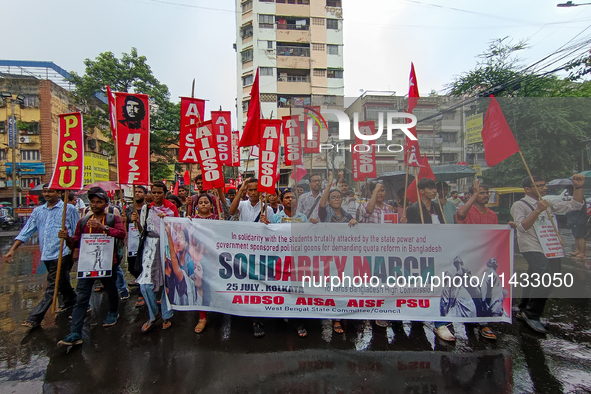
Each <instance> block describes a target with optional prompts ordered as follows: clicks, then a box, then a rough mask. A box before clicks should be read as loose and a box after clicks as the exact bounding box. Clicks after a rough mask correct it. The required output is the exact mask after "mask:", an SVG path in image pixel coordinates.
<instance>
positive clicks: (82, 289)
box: [70, 276, 119, 334]
mask: <svg viewBox="0 0 591 394" xmlns="http://www.w3.org/2000/svg"><path fill="white" fill-rule="evenodd" d="M95 280H96V279H95V278H80V279H78V286H76V291H77V292H78V299H77V301H76V306H75V307H74V311H72V324H71V326H70V332H71V333H72V334H82V326H83V325H84V318H85V317H86V310H87V309H88V305H89V303H90V296H91V295H92V292H93V289H94V281H95ZM99 280H100V281H101V282H102V283H103V286H105V292H106V293H107V297H108V298H109V313H117V312H118V310H119V293H118V292H117V284H116V282H117V278H116V277H115V276H110V277H108V278H99Z"/></svg>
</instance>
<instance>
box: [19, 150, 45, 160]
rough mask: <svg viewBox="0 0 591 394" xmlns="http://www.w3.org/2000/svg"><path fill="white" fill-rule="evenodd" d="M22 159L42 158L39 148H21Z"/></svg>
mask: <svg viewBox="0 0 591 394" xmlns="http://www.w3.org/2000/svg"><path fill="white" fill-rule="evenodd" d="M21 160H31V161H32V160H41V154H40V153H39V150H36V149H35V150H21Z"/></svg>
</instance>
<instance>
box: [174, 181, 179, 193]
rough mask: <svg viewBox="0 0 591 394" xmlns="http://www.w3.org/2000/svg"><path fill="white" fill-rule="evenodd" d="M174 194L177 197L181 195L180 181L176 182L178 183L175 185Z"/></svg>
mask: <svg viewBox="0 0 591 394" xmlns="http://www.w3.org/2000/svg"><path fill="white" fill-rule="evenodd" d="M172 194H174V195H175V196H178V195H179V181H176V183H175V184H174V190H173V191H172Z"/></svg>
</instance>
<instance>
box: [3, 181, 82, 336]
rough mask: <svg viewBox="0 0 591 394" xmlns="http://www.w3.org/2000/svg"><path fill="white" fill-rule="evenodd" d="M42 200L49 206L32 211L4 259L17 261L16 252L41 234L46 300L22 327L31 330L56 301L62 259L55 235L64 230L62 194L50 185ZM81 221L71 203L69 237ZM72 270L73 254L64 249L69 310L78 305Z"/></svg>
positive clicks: (64, 288)
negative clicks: (58, 263) (56, 286)
mask: <svg viewBox="0 0 591 394" xmlns="http://www.w3.org/2000/svg"><path fill="white" fill-rule="evenodd" d="M42 194H43V198H44V199H45V201H46V203H45V204H43V205H41V206H38V207H37V208H35V209H34V210H33V213H32V214H31V217H30V218H29V220H27V224H25V227H23V229H22V230H21V232H20V233H19V234H18V236H17V237H16V239H15V241H14V244H12V247H11V248H10V250H9V251H8V253H6V255H5V256H4V260H5V262H6V263H12V262H13V261H14V253H15V251H16V250H17V249H18V247H19V246H21V245H22V244H23V243H25V242H27V241H28V240H29V238H31V236H32V235H33V234H35V231H38V232H39V249H41V261H43V264H45V267H46V268H47V287H46V288H45V294H44V295H43V298H42V299H41V301H40V302H39V304H37V306H36V307H35V308H34V309H33V311H32V312H31V314H30V315H29V317H28V318H27V320H25V321H24V322H23V326H26V327H29V328H35V327H38V326H39V325H40V324H41V321H42V320H43V317H44V316H45V313H46V312H47V310H48V309H49V308H50V307H51V304H52V302H53V294H54V292H55V277H56V274H57V262H58V258H59V250H60V239H59V238H58V237H57V236H56V234H57V232H58V231H59V230H60V229H61V227H62V214H63V210H64V202H63V201H62V200H61V199H60V192H59V191H57V190H55V189H50V188H49V184H45V185H43V191H42ZM78 220H80V215H78V210H77V209H76V208H75V207H74V206H73V205H71V204H67V207H66V229H67V232H68V233H69V234H74V230H75V228H76V223H78ZM71 269H72V252H71V250H70V249H69V248H68V247H66V246H64V250H63V252H62V269H61V271H60V280H59V292H60V293H61V294H62V296H63V297H64V300H63V301H64V309H69V308H71V307H73V306H74V304H76V293H75V292H74V289H73V288H72V285H71V284H70V270H71Z"/></svg>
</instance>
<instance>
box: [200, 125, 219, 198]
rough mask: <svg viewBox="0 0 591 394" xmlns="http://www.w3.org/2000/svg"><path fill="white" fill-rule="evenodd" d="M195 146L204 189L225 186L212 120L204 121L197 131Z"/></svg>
mask: <svg viewBox="0 0 591 394" xmlns="http://www.w3.org/2000/svg"><path fill="white" fill-rule="evenodd" d="M195 148H196V150H197V152H198V155H197V158H198V159H199V165H200V166H201V173H202V175H203V189H204V190H209V189H217V188H219V187H224V185H225V183H224V174H223V172H222V164H221V163H220V158H219V156H218V150H217V141H216V138H215V135H214V134H213V127H212V124H211V120H208V121H207V122H203V123H202V124H201V125H200V126H199V127H197V130H196V131H195Z"/></svg>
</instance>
